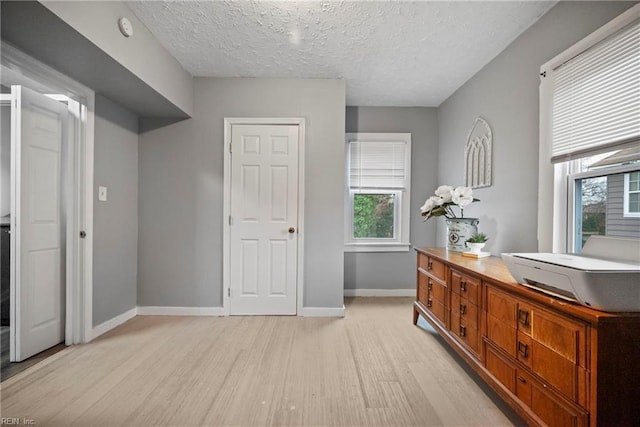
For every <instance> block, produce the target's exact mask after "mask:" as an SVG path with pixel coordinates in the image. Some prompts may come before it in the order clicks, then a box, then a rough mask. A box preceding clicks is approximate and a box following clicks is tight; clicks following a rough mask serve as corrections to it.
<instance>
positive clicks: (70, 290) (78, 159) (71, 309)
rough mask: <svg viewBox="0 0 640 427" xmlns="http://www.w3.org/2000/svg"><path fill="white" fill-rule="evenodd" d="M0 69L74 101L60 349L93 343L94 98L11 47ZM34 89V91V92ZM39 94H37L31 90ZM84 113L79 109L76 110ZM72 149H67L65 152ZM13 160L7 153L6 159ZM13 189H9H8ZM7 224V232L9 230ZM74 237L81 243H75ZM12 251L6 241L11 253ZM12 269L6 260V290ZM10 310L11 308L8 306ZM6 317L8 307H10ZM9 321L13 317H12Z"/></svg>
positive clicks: (4, 50)
mask: <svg viewBox="0 0 640 427" xmlns="http://www.w3.org/2000/svg"><path fill="white" fill-rule="evenodd" d="M0 46H1V49H0V50H1V61H2V65H3V66H6V67H10V68H12V69H16V70H20V71H19V72H18V73H16V76H15V77H16V78H18V79H22V80H24V81H20V82H16V84H21V85H24V86H26V87H30V86H31V85H30V84H28V82H37V83H40V84H41V85H46V86H47V87H50V88H52V89H54V90H55V92H58V93H60V94H63V95H66V96H67V97H68V98H70V99H71V100H73V101H77V102H76V103H74V104H77V105H74V106H73V111H71V110H70V114H69V117H70V118H71V117H72V118H73V120H70V121H69V132H68V134H69V147H70V150H69V155H70V157H71V158H72V165H71V166H70V168H71V177H70V178H71V181H72V182H71V187H72V188H71V191H70V192H69V195H70V196H69V201H68V203H67V207H68V209H67V210H68V212H67V217H68V220H67V233H66V237H67V242H66V244H67V245H69V247H70V249H68V250H67V254H69V253H70V254H71V257H68V256H67V259H66V271H67V280H66V286H65V288H66V304H65V307H66V316H65V344H67V345H72V344H79V343H85V342H89V341H91V339H92V338H93V170H94V121H95V93H94V91H93V90H91V89H89V88H88V87H86V86H84V85H82V84H80V83H78V82H76V81H75V80H73V79H71V78H69V77H67V76H66V75H64V74H62V73H60V72H58V71H56V70H55V69H53V68H51V67H49V66H48V65H46V64H44V63H42V62H40V61H38V60H37V59H35V58H32V57H31V56H29V55H27V54H25V53H24V52H22V51H20V50H18V49H17V48H15V47H13V46H12V45H10V44H8V43H6V42H2V43H1V45H0ZM37 83H36V86H37ZM32 89H36V91H38V92H41V93H42V90H41V88H37V87H36V88H34V87H32ZM80 104H81V105H82V106H83V107H84V108H80V107H79V105H80ZM71 148H72V149H71ZM12 156H13V153H12ZM12 187H13V186H12ZM13 221H14V220H13V219H12V228H13V225H14V223H13ZM80 231H85V232H86V237H85V238H83V239H81V238H80ZM13 248H15V246H14V243H13V240H12V249H13ZM15 268H16V265H15V263H14V262H13V260H12V264H11V277H12V279H11V280H12V284H11V286H15V283H13V281H14V280H15ZM14 305H15V304H14ZM11 309H12V311H13V310H14V307H13V306H12V307H11ZM12 315H13V313H12Z"/></svg>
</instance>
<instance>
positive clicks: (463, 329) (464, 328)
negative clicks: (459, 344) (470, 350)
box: [460, 325, 467, 337]
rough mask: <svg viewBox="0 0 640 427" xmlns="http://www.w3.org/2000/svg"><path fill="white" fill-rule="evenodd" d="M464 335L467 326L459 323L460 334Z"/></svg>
mask: <svg viewBox="0 0 640 427" xmlns="http://www.w3.org/2000/svg"><path fill="white" fill-rule="evenodd" d="M465 335H467V327H466V326H462V325H460V336H461V337H464V336H465Z"/></svg>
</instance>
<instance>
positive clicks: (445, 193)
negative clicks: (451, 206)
mask: <svg viewBox="0 0 640 427" xmlns="http://www.w3.org/2000/svg"><path fill="white" fill-rule="evenodd" d="M452 192H453V187H452V186H450V185H441V186H440V187H438V188H437V189H436V196H438V197H439V198H440V200H441V202H440V203H438V204H439V205H441V204H443V203H448V202H450V201H451V197H452Z"/></svg>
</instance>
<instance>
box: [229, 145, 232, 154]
mask: <svg viewBox="0 0 640 427" xmlns="http://www.w3.org/2000/svg"><path fill="white" fill-rule="evenodd" d="M229 152H230V153H233V144H229Z"/></svg>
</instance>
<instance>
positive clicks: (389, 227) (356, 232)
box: [353, 194, 396, 239]
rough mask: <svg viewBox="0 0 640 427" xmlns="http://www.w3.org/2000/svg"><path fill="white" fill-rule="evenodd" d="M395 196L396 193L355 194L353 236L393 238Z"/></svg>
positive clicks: (357, 237) (360, 237)
mask: <svg viewBox="0 0 640 427" xmlns="http://www.w3.org/2000/svg"><path fill="white" fill-rule="evenodd" d="M395 198H396V196H395V195H394V194H354V196H353V237H354V238H356V239H393V238H394V230H393V225H394V222H395V221H394V215H395V208H394V205H395Z"/></svg>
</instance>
